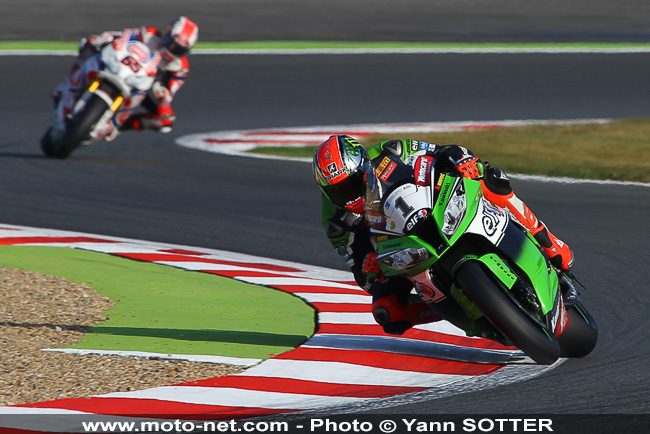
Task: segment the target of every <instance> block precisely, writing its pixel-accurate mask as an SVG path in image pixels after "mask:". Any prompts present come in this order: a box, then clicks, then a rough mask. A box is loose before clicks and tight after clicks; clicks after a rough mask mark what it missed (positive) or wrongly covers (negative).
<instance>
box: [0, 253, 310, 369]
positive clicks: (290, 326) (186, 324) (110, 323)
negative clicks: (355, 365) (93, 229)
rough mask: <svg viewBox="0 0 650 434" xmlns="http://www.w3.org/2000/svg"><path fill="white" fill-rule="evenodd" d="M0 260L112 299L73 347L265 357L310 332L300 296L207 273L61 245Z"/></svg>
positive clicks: (294, 344) (291, 346)
mask: <svg viewBox="0 0 650 434" xmlns="http://www.w3.org/2000/svg"><path fill="white" fill-rule="evenodd" d="M0 264H2V265H3V266H5V267H9V268H18V269H23V270H31V271H38V272H41V273H44V274H48V275H56V276H61V277H64V278H66V279H68V280H70V281H73V282H77V283H85V284H87V285H89V286H92V287H93V288H94V289H95V290H96V291H97V292H98V293H100V294H102V295H104V296H107V297H109V298H111V299H112V300H113V301H114V302H115V305H114V307H113V308H112V309H111V310H110V311H108V312H106V316H108V317H109V319H108V320H107V321H104V322H102V323H101V324H98V325H96V326H94V327H93V328H91V332H90V333H88V334H86V335H85V336H84V338H83V339H82V341H81V342H80V343H79V344H77V345H74V346H73V348H83V349H98V350H124V351H148V352H156V353H170V354H201V355H219V356H227V357H250V358H260V359H265V358H268V357H269V356H271V355H275V354H280V353H283V352H285V351H289V350H292V349H294V348H295V347H297V346H298V345H300V344H302V343H303V342H304V341H305V340H307V339H308V338H309V337H310V336H311V335H312V334H313V332H314V311H313V310H312V308H311V307H309V306H307V304H306V303H304V302H303V301H302V300H300V299H298V298H296V297H293V296H291V295H289V294H287V293H284V292H281V291H277V290H273V289H270V288H266V287H262V286H257V285H251V284H246V283H243V282H239V281H236V280H233V279H228V278H225V277H220V276H216V275H213V274H208V273H200V272H192V271H185V270H181V269H178V268H174V267H170V266H164V265H158V264H153V263H148V262H138V261H134V260H130V259H125V258H120V257H116V256H112V255H108V254H104V253H96V252H89V251H83V250H78V249H70V248H61V247H30V246H0Z"/></svg>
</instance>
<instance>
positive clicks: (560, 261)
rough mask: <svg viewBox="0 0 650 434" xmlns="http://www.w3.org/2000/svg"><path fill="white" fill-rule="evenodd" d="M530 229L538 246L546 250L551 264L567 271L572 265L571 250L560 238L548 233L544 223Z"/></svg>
mask: <svg viewBox="0 0 650 434" xmlns="http://www.w3.org/2000/svg"><path fill="white" fill-rule="evenodd" d="M539 224H540V226H539V227H537V228H535V229H533V230H531V231H530V232H531V234H532V235H533V237H534V238H535V240H537V242H538V243H539V245H540V247H541V248H542V249H543V250H544V251H545V252H546V254H547V255H548V258H549V259H550V261H551V264H552V265H553V266H554V267H555V268H557V269H558V270H561V271H568V270H569V269H571V267H572V266H573V252H572V251H571V249H570V248H569V246H567V245H566V244H565V243H564V242H563V241H562V240H560V239H559V238H557V237H556V236H555V235H553V234H552V233H550V232H549V231H548V229H546V226H545V225H544V223H542V222H539Z"/></svg>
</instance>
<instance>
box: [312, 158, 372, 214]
mask: <svg viewBox="0 0 650 434" xmlns="http://www.w3.org/2000/svg"><path fill="white" fill-rule="evenodd" d="M366 166H368V163H367V162H365V164H364V165H363V167H360V168H359V170H357V171H356V172H355V173H353V174H352V175H350V176H348V177H346V178H345V179H343V180H342V181H340V182H337V183H336V184H332V185H327V186H321V188H322V190H323V193H325V195H326V196H327V197H328V198H329V199H330V200H331V201H332V202H333V203H334V204H335V205H336V206H338V207H339V208H345V207H350V206H352V205H354V204H355V203H357V202H358V201H359V200H361V199H363V198H364V197H365V194H366V183H365V180H364V178H365V175H366V169H367V167H366Z"/></svg>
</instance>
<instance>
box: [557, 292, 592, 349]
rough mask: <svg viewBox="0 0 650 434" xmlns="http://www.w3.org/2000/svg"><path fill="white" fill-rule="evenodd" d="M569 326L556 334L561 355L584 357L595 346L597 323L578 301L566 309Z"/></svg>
mask: <svg viewBox="0 0 650 434" xmlns="http://www.w3.org/2000/svg"><path fill="white" fill-rule="evenodd" d="M567 313H568V314H569V326H568V327H567V329H566V330H565V331H564V333H562V334H561V335H560V336H558V338H557V341H558V342H559V343H560V356H561V357H585V356H586V355H588V354H589V353H591V352H592V351H593V349H594V348H596V343H597V342H598V324H596V321H594V319H593V318H592V317H591V315H590V314H589V312H587V309H585V308H584V306H582V304H581V303H580V302H578V303H576V304H574V305H573V306H571V307H570V308H569V309H567Z"/></svg>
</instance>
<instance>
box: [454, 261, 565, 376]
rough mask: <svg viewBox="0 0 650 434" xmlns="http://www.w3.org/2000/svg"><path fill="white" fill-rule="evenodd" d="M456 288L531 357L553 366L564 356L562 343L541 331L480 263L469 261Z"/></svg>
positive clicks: (457, 272) (458, 279) (456, 278)
mask: <svg viewBox="0 0 650 434" xmlns="http://www.w3.org/2000/svg"><path fill="white" fill-rule="evenodd" d="M454 280H455V283H456V285H457V286H458V287H459V288H460V289H462V290H463V292H464V293H465V295H466V296H467V297H468V298H469V299H470V300H471V301H472V302H473V303H474V304H476V306H477V307H478V308H479V309H480V310H481V312H483V314H484V315H485V317H486V318H487V319H488V320H489V321H490V322H491V323H492V324H493V325H494V326H495V327H496V328H497V329H498V330H499V331H501V333H503V334H504V335H505V336H506V337H507V338H508V339H509V340H510V341H511V342H512V343H513V344H515V345H516V346H517V347H518V348H519V349H521V350H522V351H523V352H524V353H526V355H527V356H528V357H530V358H531V359H533V360H534V361H535V362H537V363H539V364H540V365H550V364H553V363H555V361H556V360H557V359H558V358H559V357H560V344H559V343H558V342H557V340H555V339H553V338H549V336H547V335H546V334H545V333H544V332H543V331H541V330H540V329H538V328H537V327H536V326H535V324H533V322H532V320H530V319H529V318H528V317H527V316H526V315H524V314H523V313H522V312H521V311H520V310H519V309H518V308H517V306H515V305H514V304H513V303H512V302H511V301H510V299H509V298H508V297H507V296H506V295H505V294H504V293H503V292H501V290H500V289H499V288H498V287H497V286H496V285H495V284H494V282H492V280H491V279H490V278H489V277H488V275H487V274H486V273H485V271H484V270H483V267H482V266H481V265H480V263H478V262H477V261H472V260H469V261H465V262H464V263H463V264H461V265H460V267H459V268H458V270H457V271H456V274H455V276H454Z"/></svg>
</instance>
